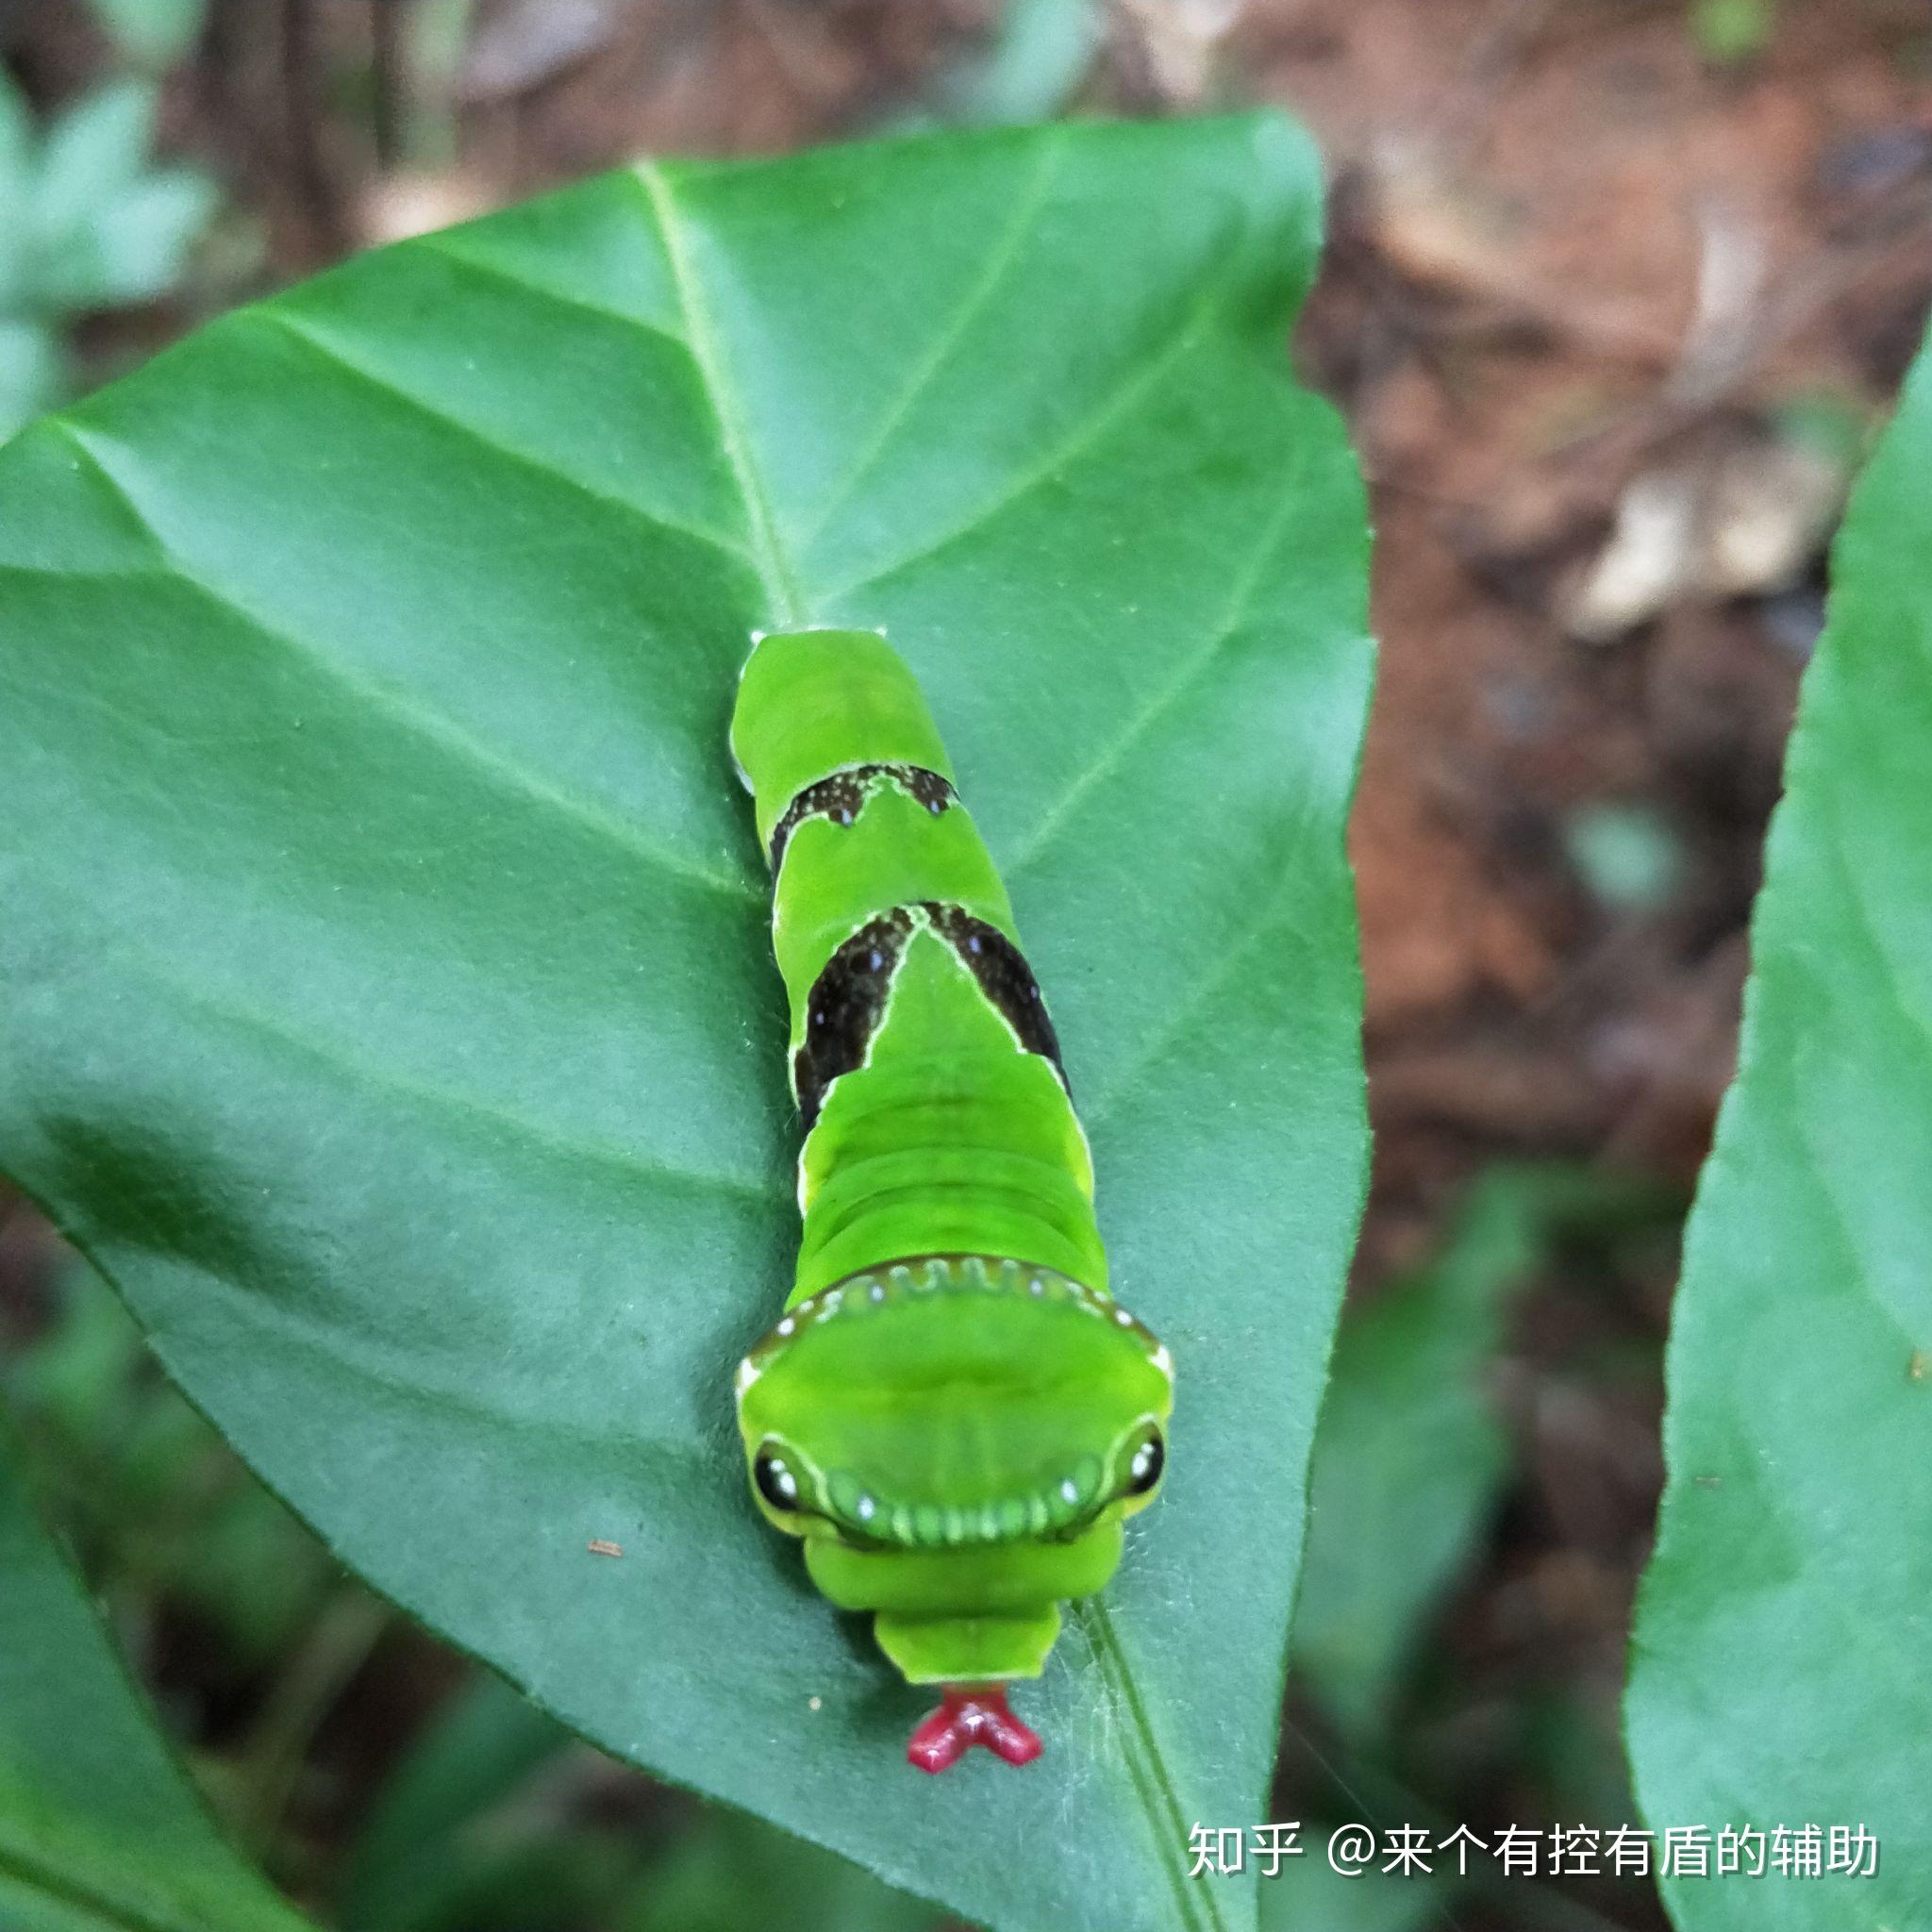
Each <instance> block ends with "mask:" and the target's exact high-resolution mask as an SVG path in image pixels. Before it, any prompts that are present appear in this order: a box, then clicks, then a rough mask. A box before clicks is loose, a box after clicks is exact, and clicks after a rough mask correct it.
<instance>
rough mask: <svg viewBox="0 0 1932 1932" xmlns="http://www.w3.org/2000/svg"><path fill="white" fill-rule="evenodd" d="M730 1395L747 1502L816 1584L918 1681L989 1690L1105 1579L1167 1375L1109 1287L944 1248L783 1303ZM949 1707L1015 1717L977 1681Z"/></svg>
mask: <svg viewBox="0 0 1932 1932" xmlns="http://www.w3.org/2000/svg"><path fill="white" fill-rule="evenodd" d="M738 1400H739V1424H740V1428H741V1433H742V1436H743V1440H744V1448H745V1456H746V1461H747V1466H748V1470H749V1473H750V1477H751V1488H752V1494H753V1498H754V1500H755V1502H756V1503H757V1505H758V1508H759V1510H760V1511H761V1512H762V1513H763V1514H764V1515H765V1517H766V1518H767V1519H768V1520H769V1521H771V1522H772V1523H774V1524H776V1525H777V1526H778V1527H779V1528H780V1529H783V1530H786V1531H788V1532H789V1533H791V1534H792V1535H795V1536H798V1537H801V1538H802V1539H803V1540H804V1543H805V1556H806V1564H807V1568H808V1571H809V1572H810V1574H811V1577H812V1580H813V1581H814V1582H815V1583H816V1584H817V1585H818V1587H819V1589H820V1590H821V1591H824V1594H825V1595H826V1596H827V1597H828V1598H830V1599H831V1601H832V1602H833V1603H835V1604H837V1605H839V1606H840V1607H841V1608H845V1609H854V1610H870V1611H872V1612H873V1613H874V1630H875V1633H876V1635H877V1638H878V1641H879V1644H880V1647H881V1648H882V1649H883V1650H884V1651H885V1653H886V1655H887V1656H888V1657H891V1660H892V1662H893V1663H894V1664H895V1665H897V1666H898V1668H899V1670H900V1671H901V1672H902V1673H903V1674H904V1675H905V1676H906V1677H907V1678H908V1680H910V1681H911V1682H913V1683H939V1684H945V1685H948V1686H953V1687H960V1686H996V1685H998V1684H1000V1683H1002V1682H1004V1681H1005V1680H1007V1679H1009V1678H1013V1677H1029V1676H1037V1675H1038V1674H1040V1671H1041V1668H1042V1666H1043V1665H1044V1663H1045V1660H1046V1656H1047V1653H1048V1651H1049V1650H1050V1649H1051V1648H1052V1646H1053V1641H1054V1639H1055V1637H1056V1636H1057V1635H1058V1630H1059V1622H1060V1611H1059V1606H1060V1605H1061V1604H1062V1603H1063V1602H1065V1601H1066V1600H1067V1599H1068V1598H1070V1597H1079V1596H1086V1595H1089V1594H1091V1592H1092V1591H1097V1590H1099V1589H1100V1588H1101V1587H1102V1586H1103V1585H1104V1584H1105V1583H1106V1582H1107V1580H1108V1577H1109V1576H1110V1575H1112V1574H1113V1571H1114V1568H1115V1566H1116V1565H1117V1564H1118V1562H1119V1560H1120V1554H1121V1524H1122V1522H1123V1519H1124V1518H1125V1517H1126V1516H1129V1515H1131V1514H1133V1513H1134V1511H1136V1510H1137V1509H1141V1508H1143V1507H1145V1506H1146V1505H1147V1504H1148V1503H1149V1502H1151V1501H1152V1500H1153V1497H1154V1495H1155V1493H1156V1492H1157V1491H1158V1488H1159V1484H1160V1477H1161V1472H1162V1469H1163V1467H1164V1465H1165V1460H1166V1449H1165V1429H1166V1424H1167V1418H1168V1412H1169V1409H1170V1407H1171V1403H1172V1374H1171V1370H1170V1366H1169V1362H1168V1356H1167V1351H1166V1350H1165V1349H1164V1348H1162V1347H1161V1346H1160V1344H1159V1343H1158V1341H1155V1339H1154V1337H1153V1336H1152V1335H1150V1334H1149V1333H1148V1332H1147V1330H1146V1329H1145V1328H1144V1327H1142V1326H1141V1324H1140V1323H1139V1322H1137V1321H1136V1320H1135V1319H1134V1318H1133V1317H1132V1316H1131V1315H1129V1314H1128V1313H1127V1312H1126V1310H1125V1309H1124V1308H1122V1307H1120V1306H1119V1304H1118V1303H1116V1302H1114V1301H1113V1300H1111V1299H1110V1298H1109V1297H1108V1295H1106V1294H1105V1293H1102V1292H1100V1291H1095V1290H1091V1289H1089V1288H1086V1287H1085V1286H1083V1285H1082V1284H1080V1283H1078V1282H1075V1281H1074V1280H1072V1279H1071V1278H1070V1277H1068V1276H1066V1275H1063V1274H1057V1273H1055V1272H1054V1271H1053V1270H1051V1269H1045V1268H1030V1267H1023V1266H1022V1265H1021V1264H1019V1263H1017V1262H1013V1261H1001V1260H996V1259H988V1258H985V1257H979V1256H963V1257H951V1256H942V1257H931V1258H923V1259H919V1260H914V1261H908V1262H904V1263H900V1264H897V1265H895V1266H892V1267H889V1268H883V1269H879V1270H876V1271H874V1272H871V1273H868V1274H858V1275H854V1276H851V1277H849V1278H848V1279H846V1280H845V1281H842V1282H840V1283H839V1284H837V1285H836V1286H835V1287H832V1288H828V1289H826V1290H824V1291H822V1292H820V1293H819V1294H816V1295H814V1296H812V1297H810V1298H809V1299H808V1300H807V1301H804V1302H801V1303H799V1304H798V1305H797V1306H796V1307H792V1308H791V1309H790V1310H788V1312H787V1314H786V1316H785V1318H784V1320H783V1321H781V1322H780V1323H779V1324H778V1325H777V1327H776V1328H774V1330H772V1332H771V1333H770V1334H769V1335H767V1336H766V1337H765V1338H764V1340H763V1341H760V1342H759V1343H758V1346H757V1347H756V1348H754V1349H753V1351H752V1353H751V1354H750V1356H748V1357H746V1359H745V1361H744V1362H743V1364H742V1365H741V1368H740V1370H739V1378H738ZM961 1694H962V1695H963V1694H964V1693H963V1692H962V1693H961ZM988 1695H990V1693H988ZM952 1707H953V1705H952V1703H951V1702H949V1704H948V1706H947V1707H945V1708H948V1709H950V1708H952ZM960 1708H961V1710H962V1711H963V1712H964V1715H962V1716H960V1717H959V1719H958V1725H957V1726H955V1728H954V1730H953V1731H949V1732H948V1736H949V1737H955V1738H957V1737H958V1736H964V1737H965V1740H966V1741H982V1742H988V1743H990V1744H991V1745H992V1746H993V1748H995V1749H1000V1748H1001V1746H1000V1741H999V1740H1000V1738H1001V1736H1002V1735H1008V1736H1009V1737H1010V1736H1011V1735H1012V1734H1011V1733H1009V1732H1008V1733H1003V1732H1002V1729H1001V1726H1002V1724H1011V1722H1012V1721H1011V1719H1010V1715H1009V1714H1007V1715H1006V1716H1005V1717H1003V1718H1000V1719H999V1720H998V1721H997V1722H996V1721H995V1720H994V1718H993V1717H992V1716H990V1715H989V1712H991V1709H992V1707H991V1705H990V1704H989V1703H988V1702H987V1696H986V1695H982V1696H980V1697H979V1698H978V1700H977V1701H976V1702H973V1701H969V1702H968V1703H967V1704H966V1705H964V1706H961V1707H960ZM1000 1710H1001V1711H1003V1710H1004V1707H1003V1705H1002V1706H1001V1707H1000ZM974 1726H977V1727H978V1728H977V1729H976V1730H975V1729H974ZM1024 1736H1030V1733H1024ZM916 1742H917V1740H915V1743H916ZM958 1748H963V1744H960V1745H959V1746H958ZM1035 1748H1037V1740H1036V1744H1035ZM941 1755H942V1756H943V1752H942V1753H941ZM952 1755H953V1756H957V1755H958V1751H957V1749H955V1750H954V1751H953V1753H952ZM1002 1755H1005V1756H1010V1755H1012V1753H1010V1752H1008V1751H1004V1750H1003V1751H1002ZM1027 1755H1030V1753H1028V1754H1027ZM915 1761H920V1762H924V1759H922V1758H920V1757H917V1755H915ZM945 1761H947V1762H950V1761H951V1759H950V1757H947V1758H946V1760H945ZM927 1768H929V1769H937V1768H940V1767H939V1766H937V1765H932V1764H928V1766H927Z"/></svg>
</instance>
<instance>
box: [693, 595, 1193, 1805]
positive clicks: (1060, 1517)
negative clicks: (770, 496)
mask: <svg viewBox="0 0 1932 1932" xmlns="http://www.w3.org/2000/svg"><path fill="white" fill-rule="evenodd" d="M731 749H732V754H733V756H734V758H736V760H737V763H738V770H739V775H740V776H741V778H742V779H743V781H744V783H745V784H746V786H747V787H748V788H749V790H750V791H751V792H752V794H753V797H754V800H755V801H756V805H757V810H758V836H759V838H760V840H761V841H763V842H764V845H765V849H766V852H767V854H768V855H769V857H770V859H771V865H772V874H773V911H772V942H773V948H774V952H775V953H776V955H777V960H778V970H779V972H780V974H782V975H783V977H784V981H785V988H786V991H787V994H788V996H789V999H790V1004H791V1087H792V1091H793V1093H794V1094H795V1095H796V1097H797V1101H798V1107H799V1112H800V1114H801V1116H802V1118H803V1121H804V1124H805V1142H804V1146H803V1147H802V1149H801V1150H800V1153H799V1159H798V1201H799V1208H800V1211H801V1212H802V1214H803V1215H804V1219H805V1228H804V1236H803V1240H802V1241H801V1243H800V1248H799V1256H798V1276H797V1282H796V1285H795V1286H794V1287H793V1289H792V1291H791V1297H790V1299H789V1300H788V1301H787V1302H786V1304H785V1312H784V1315H783V1318H782V1319H781V1320H780V1321H779V1322H778V1324H777V1325H776V1326H775V1327H774V1328H773V1329H772V1330H770V1331H769V1332H768V1333H767V1334H766V1335H765V1336H764V1338H763V1339H762V1340H761V1341H758V1344H757V1345H756V1346H755V1347H754V1348H753V1349H752V1351H751V1353H750V1354H749V1355H748V1356H747V1357H745V1359H744V1360H743V1362H742V1363H741V1364H740V1366H739V1370H738V1376H737V1395H738V1419H739V1427H740V1431H741V1435H742V1437H743V1439H744V1447H745V1456H746V1459H747V1463H748V1465H749V1469H750V1474H751V1487H752V1494H753V1497H754V1499H755V1500H756V1502H757V1504H758V1508H759V1509H760V1510H761V1511H762V1512H763V1514H764V1515H765V1516H766V1518H767V1519H768V1520H769V1521H771V1522H772V1523H774V1524H776V1525H777V1527H778V1528H780V1529H782V1530H785V1531H787V1532H788V1533H789V1534H791V1535H793V1536H797V1537H800V1538H802V1539H803V1541H804V1545H805V1561H806V1568H807V1570H808V1572H809V1574H810V1575H811V1578H812V1581H813V1582H814V1583H815V1584H816V1585H817V1586H818V1588H819V1589H820V1590H821V1591H823V1592H824V1594H825V1596H827V1597H828V1598H829V1599H830V1600H831V1601H832V1602H833V1603H834V1604H836V1605H838V1606H839V1607H841V1608H843V1609H850V1610H870V1611H872V1612H873V1613H874V1631H875V1633H876V1635H877V1638H878V1641H879V1645H880V1647H881V1648H882V1649H883V1650H884V1651H885V1653H886V1655H887V1656H888V1657H890V1658H891V1661H892V1662H893V1663H894V1664H895V1665H896V1666H897V1667H898V1668H899V1670H900V1671H901V1672H902V1673H903V1674H905V1676H906V1677H907V1678H908V1680H909V1681H911V1682H913V1683H917V1684H941V1685H943V1686H945V1687H946V1688H945V1695H944V1700H943V1702H942V1703H941V1706H940V1708H939V1709H938V1710H937V1711H935V1712H934V1713H933V1714H932V1715H931V1716H930V1717H929V1718H928V1719H926V1721H925V1722H924V1724H921V1725H920V1727H919V1728H918V1730H916V1731H915V1732H914V1733H913V1737H912V1741H911V1745H910V1747H909V1751H908V1755H909V1756H910V1757H911V1759H912V1761H913V1763H915V1764H917V1765H919V1766H920V1767H921V1768H922V1769H924V1770H927V1771H941V1770H943V1769H944V1768H945V1767H946V1766H947V1765H949V1764H951V1763H952V1762H953V1761H954V1760H955V1759H956V1758H957V1757H958V1756H959V1755H960V1753H961V1752H962V1751H964V1750H965V1749H966V1748H967V1746H968V1745H970V1744H973V1743H981V1744H985V1745H986V1746H988V1747H989V1748H990V1749H991V1750H993V1751H994V1752H995V1753H997V1754H998V1755H999V1756H1000V1757H1004V1758H1006V1759H1007V1760H1008V1762H1011V1763H1024V1762H1025V1761H1026V1760H1027V1759H1028V1758H1030V1757H1035V1756H1037V1755H1038V1753H1039V1751H1040V1748H1041V1746H1040V1740H1039V1739H1038V1737H1036V1736H1035V1735H1034V1733H1033V1732H1032V1731H1031V1730H1029V1729H1028V1728H1027V1727H1026V1726H1025V1725H1024V1724H1022V1723H1021V1722H1020V1721H1019V1720H1018V1719H1017V1718H1015V1717H1014V1716H1013V1715H1012V1713H1011V1711H1010V1710H1008V1707H1007V1704H1006V1696H1005V1692H1004V1691H1003V1689H1002V1688H1001V1687H1002V1686H1003V1685H1004V1684H1005V1683H1006V1682H1007V1681H1008V1680H1009V1679H1012V1678H1015V1677H1030V1676H1038V1675H1039V1674H1040V1672H1041V1669H1042V1668H1043V1667H1044V1665H1045V1661H1046V1657H1047V1653H1048V1652H1049V1651H1050V1650H1051V1649H1052V1647H1053V1642H1054V1640H1055V1638H1056V1637H1057V1636H1058V1633H1059V1624H1060V1609H1059V1607H1060V1605H1061V1604H1062V1603H1063V1602H1064V1601H1066V1600H1067V1599H1069V1598H1073V1597H1080V1596H1086V1595H1089V1594H1091V1592H1092V1591H1097V1590H1099V1589H1100V1588H1101V1587H1102V1586H1103V1585H1104V1584H1105V1583H1106V1582H1107V1580H1108V1577H1109V1576H1111V1575H1112V1574H1113V1572H1114V1570H1115V1568H1116V1566H1117V1565H1118V1563H1119V1561H1120V1556H1121V1541H1122V1538H1121V1524H1122V1519H1123V1518H1124V1517H1126V1516H1129V1515H1131V1514H1132V1513H1133V1512H1134V1511H1135V1510H1137V1509H1140V1508H1141V1507H1144V1506H1145V1505H1146V1504H1147V1503H1148V1502H1150V1501H1151V1500H1152V1498H1153V1496H1154V1493H1155V1491H1156V1490H1157V1489H1158V1487H1159V1483H1160V1477H1161V1471H1162V1468H1163V1465H1164V1462H1165V1457H1166V1450H1165V1444H1164V1435H1163V1432H1164V1430H1165V1427H1166V1424H1167V1418H1168V1412H1169V1409H1170V1407H1171V1405H1172V1400H1173V1370H1172V1366H1171V1363H1170V1361H1169V1358H1168V1353H1167V1350H1166V1349H1165V1348H1163V1347H1162V1346H1161V1345H1160V1344H1159V1343H1158V1341H1156V1340H1155V1339H1154V1337H1153V1336H1152V1335H1150V1334H1149V1333H1148V1332H1147V1330H1146V1329H1145V1328H1144V1327H1142V1326H1141V1324H1140V1323H1139V1322H1137V1321H1136V1320H1135V1319H1134V1318H1133V1317H1132V1316H1131V1315H1130V1314H1128V1312H1127V1311H1126V1310H1125V1309H1124V1307H1121V1306H1120V1305H1119V1303H1117V1302H1116V1301H1114V1300H1113V1299H1112V1297H1111V1296H1110V1295H1109V1293H1108V1284H1107V1257H1106V1255H1105V1253H1104V1251H1103V1250H1102V1247H1101V1243H1100V1235H1099V1231H1098V1229H1097V1227H1096V1226H1095V1224H1094V1219H1093V1172H1092V1163H1091V1158H1090V1157H1089V1153H1088V1147H1087V1139H1086V1136H1085V1134H1083V1133H1082V1131H1081V1128H1080V1123H1079V1121H1078V1119H1077V1118H1076V1117H1075V1115H1074V1107H1073V1102H1072V1099H1071V1097H1070V1096H1069V1092H1068V1089H1067V1082H1066V1075H1065V1074H1064V1072H1063V1071H1062V1069H1061V1066H1060V1058H1059V1046H1058V1041H1056V1039H1055V1037H1054V1031H1053V1026H1052V1024H1051V1023H1050V1021H1049V1020H1048V1018H1047V1013H1046V1008H1045V1005H1044V1004H1043V1002H1042V1001H1041V994H1040V989H1039V987H1038V985H1037V984H1036V983H1035V981H1034V977H1033V974H1032V973H1031V971H1030V970H1029V969H1028V967H1027V965H1026V961H1025V959H1024V957H1023V956H1022V954H1021V952H1020V946H1019V938H1018V935H1017V933H1016V932H1015V930H1014V926H1013V913H1012V908H1011V906H1010V905H1009V904H1008V900H1007V894H1006V889H1005V888H1004V887H1003V886H1002V885H1001V883H1000V879H999V875H998V874H997V873H996V872H995V870H994V869H993V864H992V860H991V857H990V855H989V854H988V852H987V849H986V846H985V844H984V843H983V842H982V841H981V840H980V837H979V834H978V832H977V830H976V829H975V828H974V824H973V821H972V820H971V818H969V817H968V815H967V813H966V811H965V808H963V807H962V806H961V805H960V803H959V800H958V792H957V791H955V790H954V784H953V774H952V771H951V769H950V767H949V765H948V763H947V759H946V755H945V751H944V748H943V747H942V745H941V742H940V737H939V732H938V729H937V727H936V726H935V725H934V724H933V721H932V716H931V714H930V712H929V711H928V710H927V708H926V705H925V700H924V696H923V695H922V694H921V692H920V690H919V687H918V685H917V683H916V682H915V681H914V679H913V676H912V674H911V672H910V671H909V670H908V668H907V667H906V665H905V663H904V662H903V661H902V660H901V659H900V658H899V657H898V655H897V654H896V653H895V652H894V651H893V650H892V649H891V646H890V645H889V644H888V643H887V642H886V641H885V639H884V638H883V637H882V636H880V635H879V634H877V633H876V632H873V631H841V630H804V631H788V632H773V633H770V634H764V635H759V636H758V637H756V638H755V639H754V643H753V649H752V654H751V657H750V658H749V659H748V660H747V661H746V663H745V667H744V671H743V675H742V676H741V680H740V684H739V691H738V702H737V706H736V708H735V710H734V712H733V714H732V720H731Z"/></svg>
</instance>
